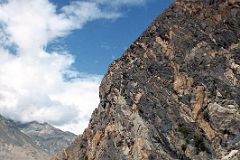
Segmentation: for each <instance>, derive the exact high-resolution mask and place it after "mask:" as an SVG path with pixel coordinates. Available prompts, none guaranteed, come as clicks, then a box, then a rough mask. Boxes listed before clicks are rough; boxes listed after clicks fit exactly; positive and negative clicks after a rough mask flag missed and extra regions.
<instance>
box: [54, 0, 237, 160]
mask: <svg viewBox="0 0 240 160" xmlns="http://www.w3.org/2000/svg"><path fill="white" fill-rule="evenodd" d="M100 99H101V102H100V104H99V106H98V108H97V109H96V110H95V111H94V112H93V114H92V118H91V120H90V123H89V126H88V128H87V129H86V130H85V132H84V133H83V134H82V135H80V136H79V137H78V138H77V140H76V141H75V142H74V143H73V144H72V145H71V146H69V147H68V148H67V149H66V150H64V151H63V152H62V153H59V154H57V155H56V156H55V157H53V159H55V160H148V159H149V160H173V159H183V160H188V159H195V160H208V159H209V160H210V159H220V160H221V159H222V160H227V159H228V160H238V159H240V151H239V150H240V1H239V0H191V1H190V0H177V1H176V2H175V3H174V4H173V5H172V6H170V8H169V9H167V10H166V11H165V12H164V13H163V14H161V15H160V16H159V17H157V18H156V20H155V21H154V22H153V23H152V24H151V25H150V26H149V28H148V29H147V30H146V31H145V32H144V33H143V34H142V35H141V36H140V37H139V38H138V39H137V40H136V41H135V42H134V43H133V44H132V45H131V46H130V47H129V49H128V50H127V51H126V52H125V53H124V55H123V56H122V57H121V58H119V59H117V60H115V61H114V62H113V63H112V64H111V65H110V66H109V70H108V73H107V74H106V75H105V77H104V79H103V81H102V83H101V86H100Z"/></svg>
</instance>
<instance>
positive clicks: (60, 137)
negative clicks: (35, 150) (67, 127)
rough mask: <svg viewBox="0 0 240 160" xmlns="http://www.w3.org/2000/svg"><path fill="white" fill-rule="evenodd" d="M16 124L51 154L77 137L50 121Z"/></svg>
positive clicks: (60, 149)
mask: <svg viewBox="0 0 240 160" xmlns="http://www.w3.org/2000/svg"><path fill="white" fill-rule="evenodd" d="M16 126H17V128H18V129H19V130H20V131H21V132H23V133H24V134H26V135H27V136H29V137H30V138H31V139H32V141H33V142H34V143H35V144H36V145H37V146H39V147H40V148H42V149H43V150H45V151H46V152H48V153H49V154H50V155H53V154H54V153H57V152H59V151H62V150H63V149H64V148H66V147H67V146H69V145H70V144H71V143H72V142H73V141H74V139H75V138H76V135H74V134H73V133H70V132H64V131H61V130H60V129H57V128H55V127H53V126H51V125H50V124H48V123H39V122H36V121H33V122H30V123H20V122H18V123H16Z"/></svg>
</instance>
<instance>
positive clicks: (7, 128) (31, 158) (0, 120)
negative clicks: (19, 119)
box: [0, 115, 50, 160]
mask: <svg viewBox="0 0 240 160" xmlns="http://www.w3.org/2000/svg"><path fill="white" fill-rule="evenodd" d="M49 158H50V155H49V154H48V153H47V152H45V151H44V150H42V149H41V148H40V147H38V146H37V145H35V144H34V143H33V142H32V140H31V138H29V137H28V136H26V135H25V134H23V133H22V132H21V131H20V130H18V128H17V127H16V126H15V124H14V123H13V122H12V121H10V120H7V119H6V118H4V117H3V116H1V115H0V159H1V160H47V159H49Z"/></svg>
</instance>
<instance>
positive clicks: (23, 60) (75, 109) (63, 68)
mask: <svg viewBox="0 0 240 160" xmlns="http://www.w3.org/2000/svg"><path fill="white" fill-rule="evenodd" d="M2 2H3V3H2ZM142 3H144V0H131V1H130V0H128V1H127V0H123V1H118V0H115V1H110V0H102V1H99V0H94V1H74V2H71V3H70V5H67V6H64V7H62V8H61V9H60V10H59V12H57V6H55V5H53V4H52V3H50V2H49V1H48V0H30V1H29V0H8V1H1V0H0V65H1V67H0V113H1V114H3V115H4V116H7V117H8V118H12V119H14V120H19V121H23V122H29V121H33V120H37V121H40V122H44V121H45V122H49V123H51V124H53V125H55V126H58V127H60V128H61V129H64V130H69V131H72V132H75V133H80V132H82V131H83V130H84V128H85V127H87V124H88V120H89V118H90V115H91V113H92V111H93V109H94V108H95V107H97V105H98V103H99V99H98V86H99V83H100V80H101V78H102V76H101V75H89V74H83V73H79V72H78V71H76V70H73V69H71V65H72V64H73V63H74V57H73V56H72V55H71V54H69V53H68V52H67V51H62V52H60V51H55V52H51V53H49V52H47V51H46V50H45V48H46V46H47V44H48V43H49V42H52V41H53V40H56V39H57V38H59V37H65V36H67V35H68V34H69V33H71V32H72V31H73V30H75V29H81V28H82V27H83V26H84V24H86V23H88V22H90V21H93V20H96V19H116V18H118V17H120V16H121V12H120V11H119V10H116V8H114V9H112V10H111V9H109V7H107V5H115V6H118V7H121V6H123V5H139V4H142ZM103 5H104V6H103ZM106 7H107V8H108V9H104V8H106Z"/></svg>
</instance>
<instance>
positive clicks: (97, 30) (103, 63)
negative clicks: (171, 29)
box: [49, 0, 171, 74]
mask: <svg viewBox="0 0 240 160" xmlns="http://www.w3.org/2000/svg"><path fill="white" fill-rule="evenodd" d="M52 1H53V2H54V3H56V4H57V5H58V6H62V5H66V1H65V0H60V1H59V0H52ZM148 1H149V2H148V3H146V4H144V5H140V6H134V7H127V6H125V7H123V8H122V9H121V11H122V13H123V16H122V17H120V18H118V19H114V20H96V21H93V22H90V23H88V24H87V25H86V26H84V28H82V29H81V30H75V31H73V33H72V34H70V35H69V36H68V37H64V38H62V39H60V40H58V41H57V42H56V43H55V44H54V45H57V46H59V45H61V46H64V47H65V48H67V50H68V51H69V52H70V53H71V54H73V55H75V58H76V61H75V63H74V65H73V67H74V68H75V69H77V70H79V71H81V72H87V73H90V74H105V73H106V71H107V67H108V65H109V64H110V63H111V62H112V61H113V60H114V59H116V58H117V57H119V56H121V55H122V54H123V52H124V51H125V50H126V49H127V48H128V47H129V46H130V44H131V43H132V42H133V41H134V40H135V39H136V38H137V37H138V36H139V35H140V34H141V33H142V32H143V31H144V30H145V29H146V28H147V27H148V26H149V24H150V23H151V22H152V21H153V20H154V19H155V17H156V16H158V15H159V14H160V13H161V12H162V11H163V10H164V9H166V8H167V7H168V6H169V5H170V4H171V0H148ZM63 2H65V3H63ZM54 45H53V46H54ZM51 46H52V45H50V46H49V48H51Z"/></svg>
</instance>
